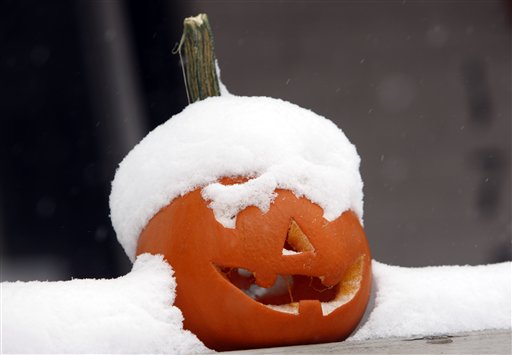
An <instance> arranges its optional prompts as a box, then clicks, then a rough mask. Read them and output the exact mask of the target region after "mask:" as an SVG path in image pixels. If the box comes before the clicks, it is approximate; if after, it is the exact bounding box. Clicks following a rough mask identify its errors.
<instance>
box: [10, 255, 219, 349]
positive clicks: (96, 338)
mask: <svg viewBox="0 0 512 355" xmlns="http://www.w3.org/2000/svg"><path fill="white" fill-rule="evenodd" d="M1 286H2V295H1V301H2V315H1V317H2V319H1V322H2V333H1V336H2V342H1V343H2V348H1V349H0V352H1V353H33V354H40V353H53V354H56V353H109V354H112V353H123V354H133V353H146V354H150V353H170V354H180V353H183V354H192V353H202V352H208V351H209V350H208V349H207V348H206V347H205V346H204V345H203V344H202V343H201V342H200V341H199V340H198V339H197V338H196V336H195V335H194V334H192V333H190V332H189V331H185V330H183V317H182V314H181V312H180V310H179V309H178V308H176V307H173V306H172V304H173V302H174V295H175V292H174V291H175V287H176V282H175V279H174V278H173V276H172V270H171V268H170V266H169V264H167V262H165V261H163V258H162V257H161V256H152V255H149V254H144V255H141V256H139V257H138V258H137V261H136V262H135V264H134V265H133V270H132V271H131V272H130V273H129V274H127V275H126V276H123V277H120V278H118V279H113V280H72V281H59V282H39V281H32V282H13V283H11V282H4V283H2V284H1Z"/></svg>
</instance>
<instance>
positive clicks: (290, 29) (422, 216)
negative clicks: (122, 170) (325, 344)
mask: <svg viewBox="0 0 512 355" xmlns="http://www.w3.org/2000/svg"><path fill="white" fill-rule="evenodd" d="M510 9H511V6H510V2H507V1H485V2H483V1H476V2H475V1H473V2H469V1H466V2H464V1H458V2H454V1H450V2H439V1H431V2H429V1H426V2H415V1H408V2H402V1H399V2H393V1H386V2H347V1H338V2H336V1H316V2H308V1H306V2H304V1H300V2H299V1H280V2H268V1H248V2H243V1H187V2H185V1H183V2H178V1H145V2H142V1H108V0H105V1H93V0H83V1H14V0H12V1H1V2H0V49H1V51H0V83H1V86H0V98H1V100H0V120H1V126H0V134H1V136H0V145H1V156H0V157H1V173H0V183H1V189H0V236H1V244H0V248H1V254H2V255H1V261H2V279H4V280H14V279H22V280H33V279H40V280H46V279H49V280H58V279H69V278H71V277H74V278H84V277H95V278H98V277H115V276H119V275H122V274H124V273H126V272H127V271H128V270H129V268H130V264H129V262H128V259H127V257H126V256H125V255H124V252H123V251H122V249H121V247H120V246H119V245H118V243H117V241H116V239H115V233H114V232H113V230H112V227H111V224H110V220H109V216H108V215H109V210H108V196H109V193H110V181H111V180H112V178H113V175H114V172H115V168H116V166H117V164H118V163H119V162H120V161H121V159H122V158H123V156H124V155H125V154H126V153H127V152H128V151H129V150H130V149H131V147H133V145H135V144H136V143H137V142H138V141H139V140H140V139H141V138H142V137H143V136H144V135H145V134H146V133H147V132H149V130H151V129H153V128H154V127H156V126H157V125H159V124H161V123H162V122H164V121H166V120H167V119H168V118H169V117H171V116H172V115H173V114H175V113H177V112H179V111H181V110H182V109H183V108H184V107H185V106H186V105H187V101H186V96H185V91H184V87H183V82H182V76H181V69H180V66H179V59H178V58H177V57H176V56H173V55H172V54H171V49H172V47H173V46H174V44H175V43H176V42H177V41H178V40H179V38H180V36H181V28H182V20H183V18H184V17H186V16H191V15H196V14H197V13H199V12H207V13H208V14H209V17H210V21H211V23H212V27H213V31H214V34H215V35H216V53H217V57H218V59H219V62H220V66H221V69H222V78H223V81H224V83H225V84H226V85H227V87H228V89H229V90H230V91H231V92H233V93H235V94H239V95H265V96H273V97H280V98H283V99H286V100H289V101H292V102H294V103H297V104H299V105H300V106H303V107H306V108H310V109H312V110H314V111H315V112H317V113H319V114H321V115H324V116H326V117H328V118H330V119H332V120H333V121H335V122H336V123H337V124H338V125H339V126H340V127H341V128H342V129H343V130H344V131H345V133H346V134H347V136H348V137H349V139H351V141H352V142H354V143H355V144H356V146H357V147H358V151H359V153H360V155H361V157H362V166H361V172H362V175H363V180H364V182H365V229H366V232H367V235H368V238H369V240H370V244H371V247H372V251H373V256H374V258H375V259H377V260H379V261H382V262H385V263H392V264H398V265H402V266H424V265H439V264H482V263H491V262H499V261H505V260H511V228H512V227H511V203H510V200H511V189H510V185H511V184H510V182H511V174H510V170H511V166H510V154H511V153H510V150H511V149H510V148H511V146H510V138H511V124H510V122H511V121H510V118H511V115H510V114H511V112H510V105H511V103H510V99H511V91H510V86H511V85H510V81H511V71H510V68H511V42H510V40H511V36H510V34H511V33H510V31H511V21H510V19H511V16H510V15H511V12H510Z"/></svg>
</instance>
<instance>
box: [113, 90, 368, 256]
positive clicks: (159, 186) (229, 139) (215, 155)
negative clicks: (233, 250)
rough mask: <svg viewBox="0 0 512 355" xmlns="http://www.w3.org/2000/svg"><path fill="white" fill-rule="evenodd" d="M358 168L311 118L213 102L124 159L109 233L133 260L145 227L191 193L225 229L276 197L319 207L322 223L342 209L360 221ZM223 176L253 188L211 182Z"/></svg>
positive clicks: (274, 105)
mask: <svg viewBox="0 0 512 355" xmlns="http://www.w3.org/2000/svg"><path fill="white" fill-rule="evenodd" d="M359 163H360V158H359V155H358V154H357V152H356V149H355V147H354V145H353V144H351V143H350V142H349V140H348V139H347V138H346V136H345V135H344V134H343V132H342V131H341V130H340V129H339V128H338V127H337V126H336V125H335V124H334V123H332V122H331V121H329V120H327V119H325V118H323V117H321V116H319V115H317V114H315V113H314V112H312V111H310V110H307V109H304V108H301V107H299V106H297V105H294V104H291V103H289V102H286V101H282V100H278V99H272V98H268V97H238V96H233V95H225V96H222V97H212V98H208V99H205V100H202V101H199V102H196V103H194V104H191V105H189V106H188V107H187V108H185V109H184V110H183V111H182V112H181V113H179V114H177V115H175V116H174V117H172V118H171V119H170V120H168V121H167V122H166V123H164V124H162V125H161V126H159V127H157V128H156V129H154V130H153V131H152V132H150V133H149V134H148V135H147V136H146V137H145V138H144V139H143V140H142V141H141V142H140V143H139V144H138V145H137V146H136V147H135V148H133V150H132V151H131V152H130V153H129V154H128V155H127V156H126V157H125V158H124V160H123V161H122V162H121V164H120V165H119V168H118V170H117V172H116V175H115V178H114V181H113V182H112V192H111V195H110V210H111V219H112V224H113V226H114V229H115V231H116V233H117V237H118V240H119V242H120V243H121V245H122V246H123V248H124V250H125V251H126V253H127V255H128V256H129V258H130V259H131V260H133V259H134V258H135V250H136V246H137V241H138V237H139V234H140V232H141V231H142V229H143V228H144V227H145V226H146V224H147V223H148V222H149V220H150V219H151V218H152V217H153V216H154V215H155V214H156V213H157V212H158V211H159V210H160V209H162V208H163V207H165V206H166V205H168V204H169V203H170V202H171V201H172V200H173V199H174V198H176V197H178V196H182V195H184V194H186V193H188V192H190V191H192V190H194V189H196V188H202V189H203V190H202V194H203V197H204V198H205V200H207V201H209V203H210V204H209V206H210V207H211V208H212V210H213V212H214V214H215V217H216V219H217V220H218V221H219V222H220V223H222V224H223V225H224V226H225V227H227V228H233V227H234V226H235V223H236V216H237V214H238V212H240V211H241V210H243V209H244V208H246V207H247V206H251V205H254V206H257V207H259V208H260V209H261V210H262V211H266V210H268V208H269V206H270V204H271V203H272V201H273V198H274V190H275V189H276V188H282V189H288V190H291V191H293V192H294V193H295V194H296V195H297V196H305V197H306V198H308V199H309V200H311V201H312V202H314V203H316V204H318V205H319V206H320V207H322V208H323V210H324V217H325V218H326V219H327V220H334V219H336V218H337V217H339V216H340V215H341V213H343V212H344V211H346V210H348V209H351V210H353V211H354V212H355V213H356V214H357V215H358V216H359V217H360V219H362V216H363V191H362V188H363V182H362V180H361V176H360V174H359ZM230 176H233V177H234V176H243V177H249V178H251V179H250V180H248V181H247V182H246V183H243V184H237V185H231V186H223V185H221V184H219V183H218V181H219V179H220V178H222V177H230Z"/></svg>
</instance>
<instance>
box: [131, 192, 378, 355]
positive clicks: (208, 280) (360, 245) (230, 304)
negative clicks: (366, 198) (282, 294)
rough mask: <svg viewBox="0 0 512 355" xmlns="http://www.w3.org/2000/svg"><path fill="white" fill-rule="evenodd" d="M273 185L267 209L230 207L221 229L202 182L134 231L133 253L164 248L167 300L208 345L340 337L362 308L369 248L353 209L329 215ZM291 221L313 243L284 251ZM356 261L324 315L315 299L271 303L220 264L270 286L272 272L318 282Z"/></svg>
mask: <svg viewBox="0 0 512 355" xmlns="http://www.w3.org/2000/svg"><path fill="white" fill-rule="evenodd" d="M276 194H277V197H276V198H275V200H274V202H273V203H272V204H271V205H270V209H269V211H267V212H266V213H263V212H261V210H260V209H258V208H257V207H254V206H251V207H248V208H246V209H244V210H243V211H241V212H240V213H239V214H238V216H237V221H236V228H234V229H229V228H225V227H223V226H222V225H221V224H220V223H219V222H217V220H216V219H215V217H214V214H213V211H212V210H211V209H210V208H209V207H208V205H207V202H205V201H204V199H203V198H202V196H201V191H200V190H199V189H198V190H194V191H192V192H190V193H188V194H186V195H184V196H182V197H179V198H176V199H175V200H174V201H172V203H171V204H169V205H168V206H167V207H165V208H163V209H162V210H161V211H160V212H159V213H157V214H156V215H155V216H154V217H153V218H152V220H151V221H150V222H149V223H148V225H147V226H146V228H145V229H144V231H143V232H142V233H141V236H140V239H139V242H138V243H139V244H138V248H137V254H142V253H152V254H163V255H164V256H165V258H166V260H167V261H168V262H169V263H170V264H171V265H172V267H173V269H174V272H175V277H176V281H177V290H176V300H175V305H176V306H178V307H179V308H180V309H181V311H182V312H183V315H184V327H185V328H186V329H189V330H190V331H192V332H193V333H195V334H196V335H197V337H198V338H199V339H200V340H201V341H203V343H204V344H205V345H206V346H208V347H209V348H212V349H215V350H219V351H220V350H231V349H243V348H256V347H270V346H283V345H293V344H307V343H320V342H331V341H340V340H343V339H345V338H346V337H348V336H349V335H350V333H351V332H352V331H353V330H354V329H355V327H356V326H357V324H358V322H359V321H360V319H361V318H362V316H363V313H364V311H365V308H366V305H367V303H368V299H369V295H370V288H371V255H370V250H369V247H368V242H367V240H366V236H365V233H364V230H363V228H362V227H361V225H360V223H359V220H358V218H357V216H356V215H355V214H354V213H353V212H351V211H346V212H344V213H343V214H342V215H341V216H340V217H339V218H337V219H336V220H334V221H331V222H329V221H327V220H325V219H324V218H323V210H322V209H321V208H320V207H319V206H318V205H316V204H313V203H311V202H310V201H309V200H307V199H306V198H297V197H296V196H295V195H294V194H293V193H292V192H290V191H288V190H276ZM291 220H294V221H295V222H296V223H297V224H298V225H299V226H300V228H301V229H302V231H303V232H304V234H305V235H306V236H307V237H308V239H309V241H310V242H311V244H312V245H313V246H314V251H307V252H302V253H300V254H294V255H283V253H282V251H283V245H284V243H285V240H286V236H287V232H288V229H289V227H290V221H291ZM358 260H359V261H360V265H361V267H360V269H359V270H360V275H359V284H358V289H357V290H356V291H355V292H354V294H353V296H352V298H351V299H350V300H349V301H348V302H346V303H345V304H343V305H342V306H340V307H339V308H337V309H335V310H334V311H332V312H331V313H329V314H328V315H325V316H324V315H323V314H322V309H321V306H320V302H319V301H317V300H307V299H306V300H302V301H300V302H299V303H298V310H299V313H298V314H291V313H284V312H280V311H276V310H273V309H271V308H269V307H267V306H266V305H264V304H262V303H260V302H258V301H256V300H254V299H252V298H250V297H249V296H247V295H246V294H245V293H244V292H243V291H242V290H240V289H239V288H237V287H236V286H234V285H233V284H232V283H231V282H230V281H229V280H228V279H227V278H226V276H225V275H224V274H223V273H222V272H220V271H219V268H220V267H233V268H244V269H246V270H250V271H252V272H253V273H254V275H255V277H256V279H257V280H258V283H259V286H263V287H270V286H271V285H272V284H273V282H274V280H275V277H276V275H277V274H281V275H307V276H316V277H322V278H323V284H325V285H336V284H338V282H340V280H341V279H342V278H343V277H344V276H345V279H346V278H347V274H350V270H351V269H350V268H351V267H352V269H353V266H354V265H355V264H357V262H358ZM349 281H350V280H349ZM340 285H341V283H340Z"/></svg>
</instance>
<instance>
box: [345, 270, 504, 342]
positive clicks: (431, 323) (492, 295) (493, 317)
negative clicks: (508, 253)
mask: <svg viewBox="0 0 512 355" xmlns="http://www.w3.org/2000/svg"><path fill="white" fill-rule="evenodd" d="M372 272H373V277H374V283H373V287H374V303H375V304H374V306H373V308H370V309H371V313H370V314H369V316H368V319H367V321H366V322H364V323H363V324H362V325H361V326H360V328H359V329H358V330H357V331H356V333H355V334H353V335H352V337H351V338H350V340H365V339H374V338H385V337H411V336H430V335H440V334H452V333H459V332H469V331H477V330H485V329H510V328H511V327H512V324H511V323H512V320H511V317H512V316H511V299H512V298H511V283H512V263H511V262H505V263H500V264H491V265H479V266H431V267H423V268H405V267H399V266H390V265H386V264H381V263H379V262H377V261H373V264H372ZM369 307H371V305H370V306H369Z"/></svg>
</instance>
